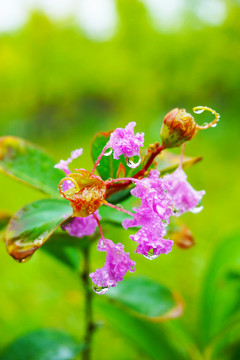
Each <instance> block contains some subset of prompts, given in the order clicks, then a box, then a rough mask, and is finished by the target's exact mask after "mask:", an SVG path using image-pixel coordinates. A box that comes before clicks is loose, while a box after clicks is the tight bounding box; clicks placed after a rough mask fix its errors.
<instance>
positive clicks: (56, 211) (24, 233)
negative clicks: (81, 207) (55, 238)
mask: <svg viewBox="0 0 240 360" xmlns="http://www.w3.org/2000/svg"><path fill="white" fill-rule="evenodd" d="M71 215H72V209H71V207H70V205H69V203H68V202H67V201H64V200H60V199H59V200H58V199H45V200H39V201H36V202H34V203H32V204H29V205H26V206H24V207H23V208H22V209H21V210H19V211H18V212H17V213H16V214H15V215H14V216H13V217H12V218H11V220H10V222H9V224H8V226H7V229H6V231H5V240H6V246H7V250H8V252H9V254H10V255H12V256H13V257H14V258H15V259H16V260H18V261H20V262H22V261H25V260H26V259H28V258H29V257H30V256H31V255H32V254H33V253H34V252H35V251H36V250H37V249H38V248H39V247H40V246H42V245H43V244H44V242H45V241H46V240H47V239H48V238H49V237H50V236H51V235H52V233H53V232H54V231H55V230H56V229H57V228H58V227H59V226H60V225H61V224H62V223H63V222H64V221H65V220H66V219H67V218H68V217H70V216H71Z"/></svg>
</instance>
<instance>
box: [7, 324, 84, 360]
mask: <svg viewBox="0 0 240 360" xmlns="http://www.w3.org/2000/svg"><path fill="white" fill-rule="evenodd" d="M82 349H83V345H82V344H79V343H78V342H76V341H75V340H74V339H73V338H72V337H71V336H70V335H68V334H66V333H63V332H60V331H57V330H50V329H41V330H36V331H32V332H29V333H27V334H26V335H24V336H22V337H20V338H19V339H17V340H16V341H15V342H13V343H12V344H11V345H9V346H8V347H7V349H6V350H5V351H3V353H2V355H0V359H1V360H13V359H14V360H26V359H27V360H73V359H74V358H75V357H76V355H77V354H79V353H80V351H81V350H82Z"/></svg>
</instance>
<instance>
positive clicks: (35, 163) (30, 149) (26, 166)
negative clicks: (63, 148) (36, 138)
mask: <svg viewBox="0 0 240 360" xmlns="http://www.w3.org/2000/svg"><path fill="white" fill-rule="evenodd" d="M54 165H55V162H54V161H53V160H52V159H51V158H50V157H49V156H48V155H47V154H46V153H45V152H43V151H42V150H40V149H38V148H37V147H36V146H35V145H33V144H31V143H29V142H27V141H25V140H23V139H20V138H15V137H12V136H5V137H2V138H0V171H2V172H4V173H6V174H7V175H9V176H13V177H14V178H15V179H16V180H19V181H23V182H24V183H25V184H27V185H30V186H33V187H34V188H36V189H38V190H40V191H43V192H45V193H47V194H49V195H52V196H57V195H58V194H59V192H58V184H59V182H60V180H61V179H62V178H63V177H64V173H63V171H60V170H58V169H55V168H54Z"/></svg>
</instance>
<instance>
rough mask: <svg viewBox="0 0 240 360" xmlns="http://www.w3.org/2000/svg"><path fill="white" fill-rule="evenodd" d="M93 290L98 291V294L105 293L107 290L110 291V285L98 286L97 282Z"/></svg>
mask: <svg viewBox="0 0 240 360" xmlns="http://www.w3.org/2000/svg"><path fill="white" fill-rule="evenodd" d="M92 288H93V291H94V292H95V293H96V294H98V295H103V294H105V293H106V292H107V291H108V289H109V286H103V287H102V286H97V285H95V284H93V287H92Z"/></svg>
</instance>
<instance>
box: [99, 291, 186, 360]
mask: <svg viewBox="0 0 240 360" xmlns="http://www.w3.org/2000/svg"><path fill="white" fill-rule="evenodd" d="M96 296H99V295H96ZM103 300H104V299H97V301H96V304H97V306H98V308H99V309H100V311H101V312H102V314H103V316H104V317H105V318H106V320H107V321H108V322H109V323H110V324H111V326H112V327H113V329H114V330H117V331H118V332H120V333H121V334H122V335H123V336H125V337H126V339H127V341H129V342H130V343H132V344H134V345H135V346H136V347H137V348H138V349H139V350H140V351H142V352H143V353H144V354H146V355H147V356H149V357H150V358H151V359H156V360H159V359H161V360H169V359H171V360H182V359H185V357H183V355H182V354H181V353H180V352H179V351H178V350H177V349H176V348H175V345H174V342H172V343H171V344H170V342H169V339H168V337H167V334H166V331H165V328H164V326H163V324H161V325H160V324H153V323H150V322H148V321H145V320H144V319H140V318H138V317H136V316H134V314H132V313H131V312H129V311H128V310H127V309H126V308H123V307H121V306H120V305H119V304H117V303H116V302H111V303H110V302H106V301H103Z"/></svg>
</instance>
